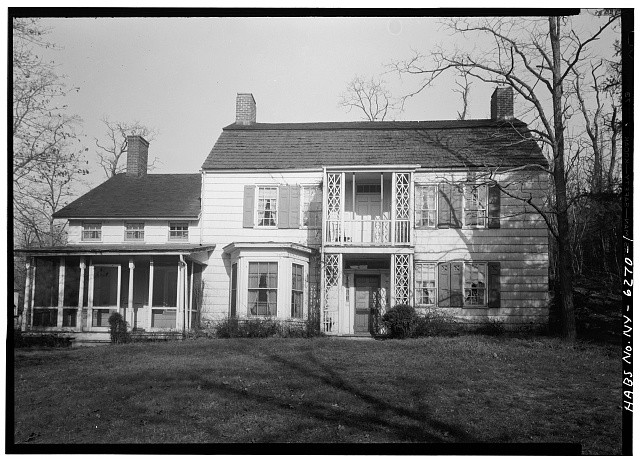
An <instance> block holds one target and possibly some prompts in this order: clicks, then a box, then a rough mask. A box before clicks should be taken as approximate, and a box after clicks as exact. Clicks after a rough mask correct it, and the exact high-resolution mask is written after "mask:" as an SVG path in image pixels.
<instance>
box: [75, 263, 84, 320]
mask: <svg viewBox="0 0 640 459" xmlns="http://www.w3.org/2000/svg"><path fill="white" fill-rule="evenodd" d="M85 264H86V263H85V260H84V257H80V286H79V288H78V310H77V311H76V328H77V329H78V330H82V307H83V304H82V302H83V300H84V275H85V273H84V271H85Z"/></svg>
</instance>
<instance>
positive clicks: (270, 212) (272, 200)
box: [257, 187, 278, 226]
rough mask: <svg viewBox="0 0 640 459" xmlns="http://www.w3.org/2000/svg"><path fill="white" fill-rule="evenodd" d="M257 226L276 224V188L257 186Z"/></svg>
mask: <svg viewBox="0 0 640 459" xmlns="http://www.w3.org/2000/svg"><path fill="white" fill-rule="evenodd" d="M257 213H258V214H257V221H258V226H277V222H278V218H277V217H278V188H276V187H258V206H257Z"/></svg>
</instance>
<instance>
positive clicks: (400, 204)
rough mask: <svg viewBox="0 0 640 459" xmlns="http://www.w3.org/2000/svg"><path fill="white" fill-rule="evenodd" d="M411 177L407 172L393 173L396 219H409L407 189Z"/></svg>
mask: <svg viewBox="0 0 640 459" xmlns="http://www.w3.org/2000/svg"><path fill="white" fill-rule="evenodd" d="M410 186H411V178H410V176H409V174H408V173H404V172H403V173H396V174H395V194H396V219H398V220H408V219H409V212H410V210H411V209H410V207H409V189H410Z"/></svg>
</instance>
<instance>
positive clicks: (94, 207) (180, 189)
mask: <svg viewBox="0 0 640 459" xmlns="http://www.w3.org/2000/svg"><path fill="white" fill-rule="evenodd" d="M200 187H201V176H200V174H149V175H145V176H142V177H130V176H127V175H126V174H118V175H115V176H114V177H111V178H110V179H109V180H107V181H106V182H104V183H103V184H101V185H99V186H98V187H96V188H94V189H92V190H91V191H89V192H88V193H87V194H85V195H83V196H81V197H80V198H78V199H76V200H75V201H73V202H72V203H71V204H69V205H68V206H66V207H64V208H63V209H61V210H59V211H58V212H56V213H55V214H53V216H54V218H133V217H135V218H149V217H155V218H197V217H198V215H199V214H200Z"/></svg>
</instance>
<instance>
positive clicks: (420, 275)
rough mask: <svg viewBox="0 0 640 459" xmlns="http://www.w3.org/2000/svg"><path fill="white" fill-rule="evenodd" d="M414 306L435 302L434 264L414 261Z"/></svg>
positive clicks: (429, 304) (428, 304)
mask: <svg viewBox="0 0 640 459" xmlns="http://www.w3.org/2000/svg"><path fill="white" fill-rule="evenodd" d="M414 277H415V288H416V296H415V298H416V306H417V307H420V306H431V305H435V304H436V265H435V263H416V267H415V276H414Z"/></svg>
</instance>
